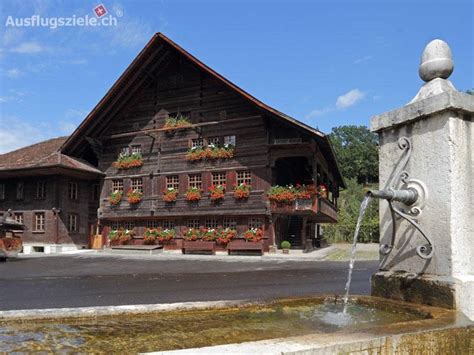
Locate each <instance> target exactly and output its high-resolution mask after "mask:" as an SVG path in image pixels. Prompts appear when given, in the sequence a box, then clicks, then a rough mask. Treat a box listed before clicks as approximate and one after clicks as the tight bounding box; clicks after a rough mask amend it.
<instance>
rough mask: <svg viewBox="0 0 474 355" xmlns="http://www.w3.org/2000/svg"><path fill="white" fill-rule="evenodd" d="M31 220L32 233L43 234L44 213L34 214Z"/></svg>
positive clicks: (44, 228) (44, 224) (44, 225)
mask: <svg viewBox="0 0 474 355" xmlns="http://www.w3.org/2000/svg"><path fill="white" fill-rule="evenodd" d="M33 217H34V220H33V227H34V229H33V231H34V232H44V231H45V230H46V213H44V212H35V213H34V215H33Z"/></svg>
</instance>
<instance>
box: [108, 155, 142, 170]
mask: <svg viewBox="0 0 474 355" xmlns="http://www.w3.org/2000/svg"><path fill="white" fill-rule="evenodd" d="M142 165H143V156H142V154H141V153H120V154H119V156H118V158H117V160H116V161H115V162H114V163H113V166H114V167H116V168H117V169H131V168H139V167H140V166H142Z"/></svg>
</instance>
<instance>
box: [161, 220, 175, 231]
mask: <svg viewBox="0 0 474 355" xmlns="http://www.w3.org/2000/svg"><path fill="white" fill-rule="evenodd" d="M173 228H174V221H163V229H173Z"/></svg>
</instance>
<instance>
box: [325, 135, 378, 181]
mask: <svg viewBox="0 0 474 355" xmlns="http://www.w3.org/2000/svg"><path fill="white" fill-rule="evenodd" d="M329 137H330V139H331V142H332V144H333V147H334V150H335V152H336V157H337V160H338V162H339V165H340V168H341V170H342V175H343V176H344V177H345V178H346V179H354V178H355V179H356V180H357V181H358V182H359V183H364V184H368V183H374V182H377V181H378V164H379V162H378V150H377V145H378V139H377V136H376V135H375V134H374V133H372V132H370V131H369V130H368V129H367V127H365V126H339V127H335V128H333V129H332V132H331V133H330V134H329Z"/></svg>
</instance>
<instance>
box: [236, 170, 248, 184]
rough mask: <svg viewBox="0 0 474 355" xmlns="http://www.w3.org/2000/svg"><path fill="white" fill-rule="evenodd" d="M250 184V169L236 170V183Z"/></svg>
mask: <svg viewBox="0 0 474 355" xmlns="http://www.w3.org/2000/svg"><path fill="white" fill-rule="evenodd" d="M240 184H246V185H252V173H251V172H250V171H237V185H240Z"/></svg>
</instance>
